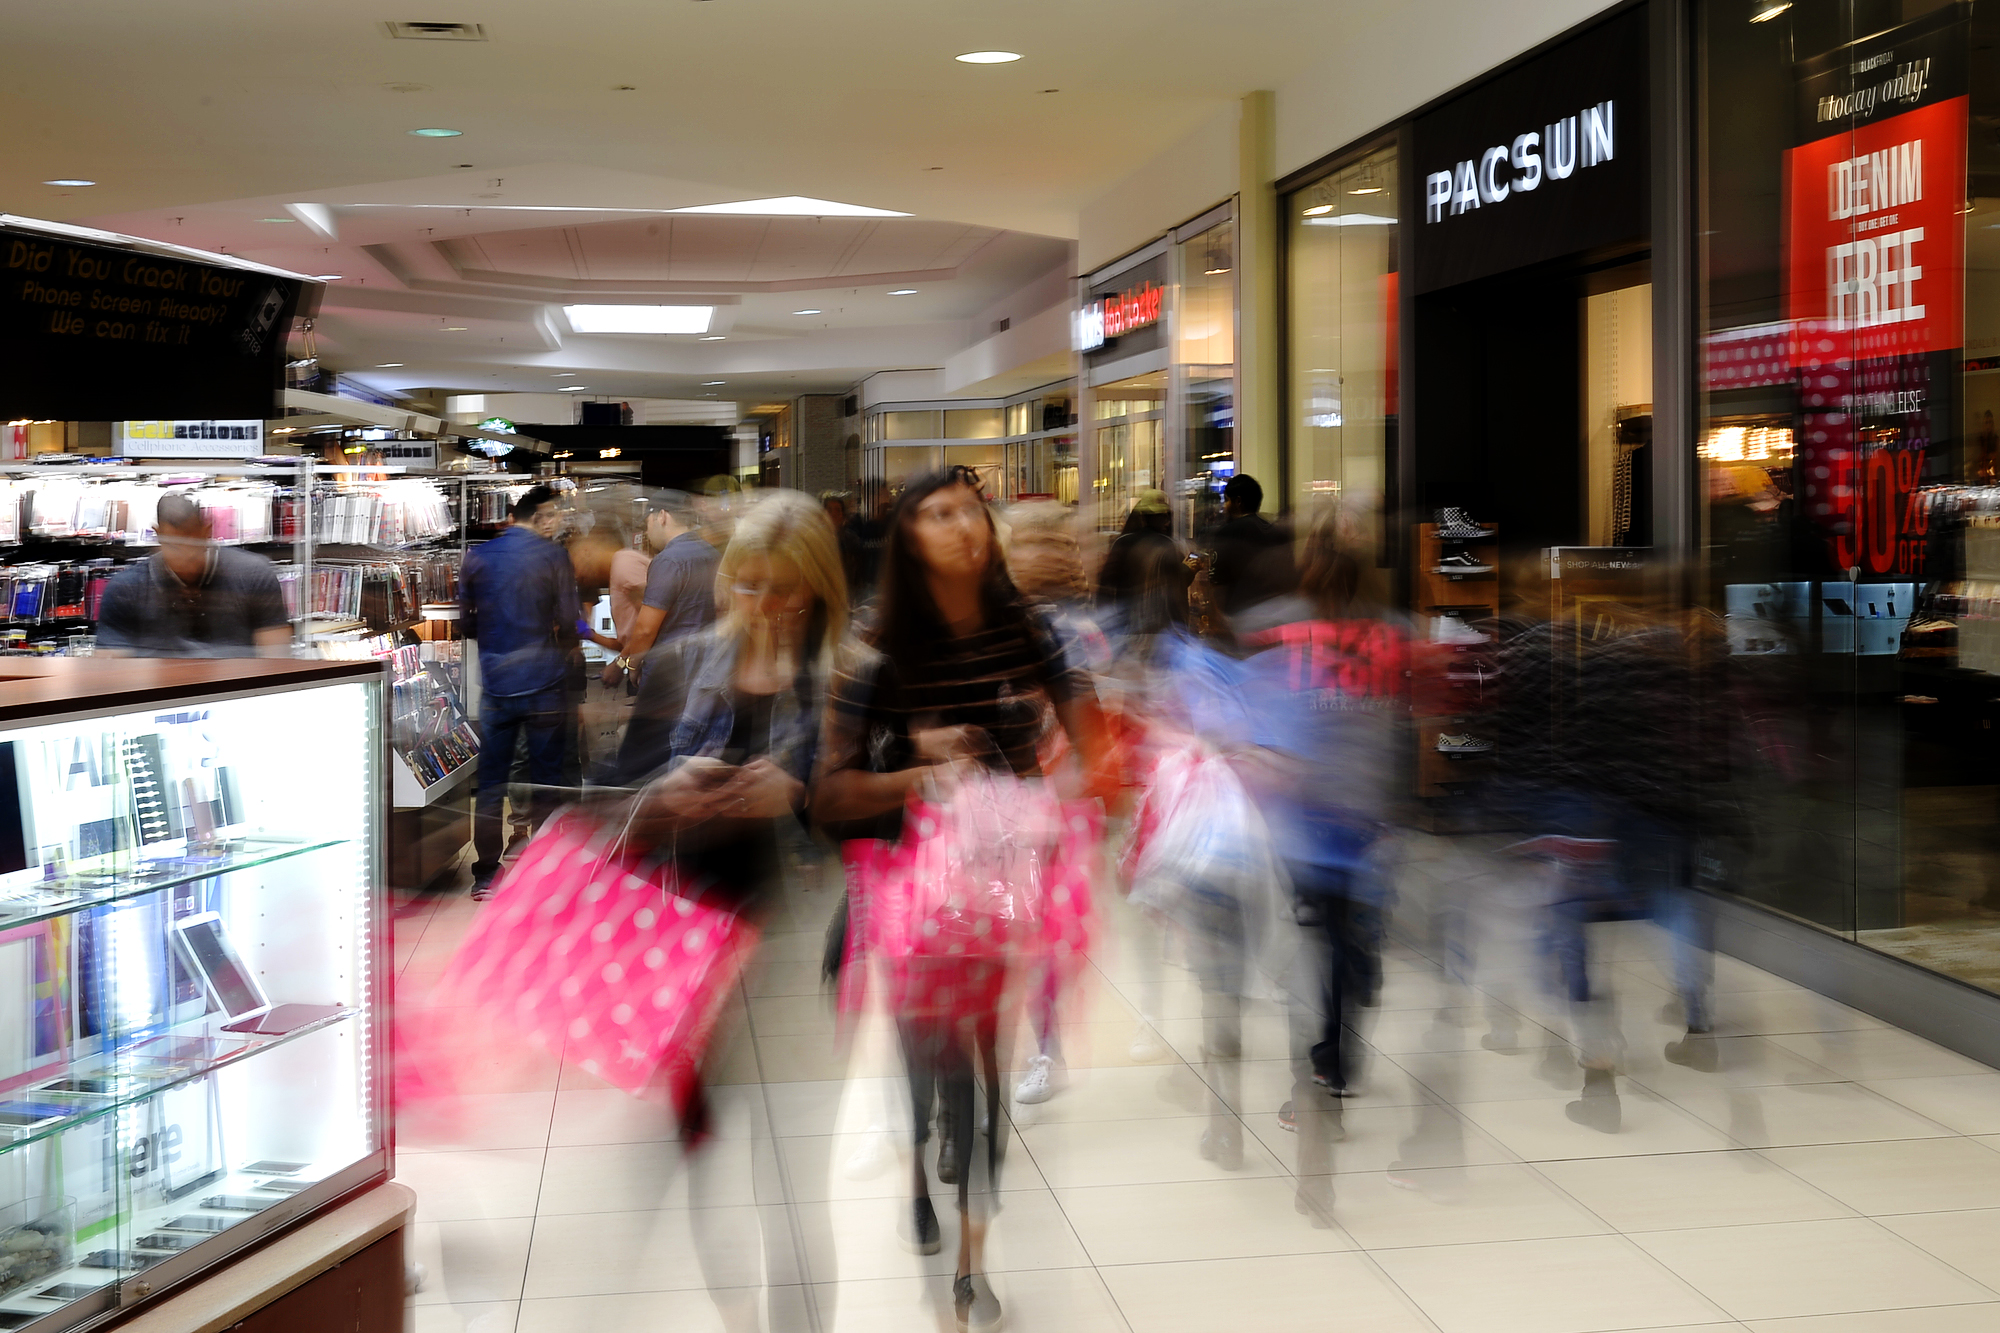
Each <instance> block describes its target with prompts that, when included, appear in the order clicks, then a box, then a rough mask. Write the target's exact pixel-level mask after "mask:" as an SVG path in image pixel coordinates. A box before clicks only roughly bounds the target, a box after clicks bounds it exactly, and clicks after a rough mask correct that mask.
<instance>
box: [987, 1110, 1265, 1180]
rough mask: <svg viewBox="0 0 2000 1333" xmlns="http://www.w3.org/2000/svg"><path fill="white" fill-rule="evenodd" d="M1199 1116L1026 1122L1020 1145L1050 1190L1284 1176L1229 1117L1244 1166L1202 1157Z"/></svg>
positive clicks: (1204, 1121) (1202, 1127) (1206, 1123)
mask: <svg viewBox="0 0 2000 1333" xmlns="http://www.w3.org/2000/svg"><path fill="white" fill-rule="evenodd" d="M1211 1123H1212V1122H1211V1121H1210V1120H1209V1119H1208V1118H1207V1117H1203V1116H1195V1117H1188V1118H1185V1119H1178V1120H1160V1119H1152V1120H1089V1121H1078V1122H1076V1123H1074V1124H1054V1125H1031V1126H1029V1127H1028V1128H1026V1129H1023V1130H1022V1131H1021V1144H1022V1146H1023V1147H1025V1148H1026V1149H1027V1150H1028V1152H1029V1153H1030V1154H1031V1155H1032V1156H1033V1158H1034V1161H1035V1165H1036V1166H1037V1167H1038V1168H1039V1169H1040V1170H1041V1173H1042V1175H1043V1177H1044V1178H1045V1179H1046V1180H1047V1181H1048V1183H1049V1185H1050V1186H1051V1187H1052V1188H1055V1189H1071V1188H1075V1187H1077V1186H1081V1185H1140V1184H1145V1183H1147V1182H1149V1181H1164V1180H1214V1179H1218V1178H1222V1177H1227V1176H1231V1175H1235V1176H1280V1175H1284V1174H1286V1172H1285V1168H1284V1167H1282V1166H1280V1165H1279V1164H1278V1160H1277V1159H1276V1158H1275V1157H1273V1156H1271V1154H1270V1153H1268V1152H1266V1151H1265V1150H1264V1148H1263V1145H1262V1144H1261V1143H1259V1142H1258V1141H1257V1139H1256V1137H1255V1136H1254V1135H1251V1134H1248V1133H1247V1132H1245V1131H1244V1130H1243V1128H1242V1126H1241V1124H1240V1123H1239V1122H1238V1121H1237V1120H1236V1118H1235V1117H1234V1116H1231V1117H1229V1119H1228V1120H1227V1122H1226V1124H1227V1126H1228V1127H1229V1128H1230V1129H1231V1130H1232V1132H1234V1133H1235V1134H1236V1135H1237V1136H1238V1138H1239V1139H1240V1140H1241V1141H1242V1144H1243V1166H1242V1169H1241V1170H1238V1171H1233V1172H1232V1171H1228V1170H1225V1169H1224V1168H1223V1167H1221V1166H1220V1165H1218V1164H1217V1163H1215V1162H1212V1161H1208V1160H1206V1159H1204V1158H1203V1157H1202V1155H1201V1152H1200V1143H1201V1138H1202V1135H1203V1133H1204V1132H1205V1131H1206V1130H1207V1129H1208V1128H1209V1126H1210V1124H1211Z"/></svg>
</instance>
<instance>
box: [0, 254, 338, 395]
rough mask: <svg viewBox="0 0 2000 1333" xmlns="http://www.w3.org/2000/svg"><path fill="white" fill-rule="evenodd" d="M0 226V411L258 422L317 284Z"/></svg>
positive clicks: (281, 383)
mask: <svg viewBox="0 0 2000 1333" xmlns="http://www.w3.org/2000/svg"><path fill="white" fill-rule="evenodd" d="M119 239H120V238H116V237H110V236H108V235H105V236H102V239H100V234H93V233H88V232H84V231H83V230H82V229H81V228H67V227H59V226H49V225H48V224H41V223H33V222H28V221H26V220H24V219H17V218H0V413H4V414H5V415H7V416H12V417H35V418H40V419H55V420H63V421H122V420H160V419H166V420H174V419H193V420H217V419H236V418H241V419H255V420H258V421H262V420H265V419H266V418H269V417H271V416H273V415H274V414H275V413H276V411H277V399H278V393H279V390H280V389H282V388H283V386H284V370H285V338H286V335H287V334H288V333H289V332H290V331H291V326H292V318H293V316H294V315H296V314H299V313H301V311H300V302H301V299H302V298H306V297H307V294H308V293H310V294H311V298H316V297H317V295H318V293H319V291H320V290H321V289H320V287H319V286H318V284H316V283H313V282H309V281H306V280H304V279H301V278H299V277H297V276H293V275H287V274H283V273H280V272H278V271H276V270H268V269H264V268H261V267H255V266H250V265H244V266H240V267H239V266H234V265H231V264H228V263H226V262H223V263H214V262H209V261H208V260H207V259H206V257H203V256H200V255H199V252H197V251H192V250H183V249H180V248H179V247H173V246H162V245H154V244H151V243H143V242H134V243H133V244H132V245H130V246H125V245H120V244H118V243H117V242H118V240H119Z"/></svg>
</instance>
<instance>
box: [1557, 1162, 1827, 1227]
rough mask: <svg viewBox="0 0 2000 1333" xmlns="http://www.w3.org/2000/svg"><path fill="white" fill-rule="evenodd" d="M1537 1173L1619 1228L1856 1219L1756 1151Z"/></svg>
mask: <svg viewBox="0 0 2000 1333" xmlns="http://www.w3.org/2000/svg"><path fill="white" fill-rule="evenodd" d="M1539 1170H1540V1171H1541V1173H1542V1174H1543V1175H1544V1176H1545V1177H1547V1178H1548V1179H1549V1180H1550V1181H1552V1182H1553V1183H1554V1184H1555V1185H1557V1186H1558V1187H1559V1188H1561V1189H1562V1190H1563V1192H1564V1193H1566V1194H1568V1195H1569V1196H1570V1197H1571V1198H1573V1199H1575V1200H1576V1201H1577V1202H1578V1203H1580V1204H1582V1205H1583V1206H1584V1207H1585V1208H1588V1209H1589V1210H1590V1211H1591V1212H1593V1213H1595V1214H1596V1215H1597V1216H1599V1217H1601V1218H1603V1219H1604V1220H1605V1221H1606V1222H1607V1223H1609V1224H1610V1225H1611V1226H1612V1227H1614V1228H1616V1229H1617V1230H1619V1231H1627V1232H1630V1231H1667V1230H1672V1229H1676V1228H1681V1227H1703V1226H1715V1225H1717V1224H1718V1223H1720V1222H1723V1221H1725V1220H1726V1221H1728V1222H1732V1223H1753V1222H1807V1221H1815V1220H1818V1219H1821V1218H1829V1217H1851V1216H1853V1215H1854V1210H1853V1209H1851V1208H1849V1207H1847V1206H1846V1205H1845V1204H1842V1203H1839V1202H1837V1201H1835V1200H1834V1199H1832V1198H1829V1197H1828V1196H1827V1195H1825V1194H1822V1193H1821V1192H1820V1191H1818V1190H1816V1189H1814V1188H1813V1187H1812V1186H1810V1185H1808V1184H1806V1183H1805V1182H1804V1181H1802V1180H1800V1179H1799V1178H1798V1177H1797V1176H1794V1175H1793V1174H1791V1173H1790V1172H1789V1171H1786V1170H1784V1169H1783V1168H1781V1167H1778V1166H1776V1165H1774V1164H1772V1163H1771V1161H1770V1160H1769V1159H1767V1158H1765V1157H1763V1156H1761V1155H1759V1154H1757V1153H1754V1152H1702V1153H1669V1154H1660V1155H1650V1156H1638V1157H1597V1158H1582V1159H1578V1160H1574V1161H1566V1162H1542V1163H1540V1164H1539Z"/></svg>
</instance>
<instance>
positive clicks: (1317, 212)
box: [1306, 204, 1333, 218]
mask: <svg viewBox="0 0 2000 1333" xmlns="http://www.w3.org/2000/svg"><path fill="white" fill-rule="evenodd" d="M1332 211H1333V205H1332V204H1314V205H1313V206H1312V207H1311V208H1308V209H1307V210H1306V216H1307V217H1309V218H1323V217H1325V216H1326V215H1327V214H1328V213H1331V212H1332Z"/></svg>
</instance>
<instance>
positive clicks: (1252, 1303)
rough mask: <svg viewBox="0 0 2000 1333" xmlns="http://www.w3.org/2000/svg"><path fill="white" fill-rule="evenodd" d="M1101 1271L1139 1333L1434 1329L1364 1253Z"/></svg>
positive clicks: (1403, 1332)
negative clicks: (1156, 1332) (1165, 1332)
mask: <svg viewBox="0 0 2000 1333" xmlns="http://www.w3.org/2000/svg"><path fill="white" fill-rule="evenodd" d="M1099 1271H1100V1272H1101V1273H1103V1275H1104V1282H1105V1285H1106V1286H1107V1287H1109V1288H1110V1289H1111V1294H1112V1296H1113V1297H1114V1298H1115V1299H1116V1300H1117V1302H1118V1308H1119V1309H1120V1310H1122V1311H1124V1313H1125V1318H1126V1319H1127V1320H1128V1321H1129V1322H1130V1325H1131V1328H1132V1330H1133V1333H1149V1331H1150V1330H1158V1329H1173V1330H1176V1333H1238V1331H1239V1330H1243V1329H1272V1330H1277V1329H1312V1330H1314V1333H1432V1329H1433V1326H1432V1324H1431V1322H1430V1321H1429V1320H1428V1319H1426V1318H1425V1317H1424V1316H1423V1314H1422V1313H1421V1312H1420V1311H1418V1310H1417V1309H1415V1308H1414V1307H1413V1306H1412V1304H1411V1302H1410V1300H1409V1298H1408V1297H1407V1296H1405V1295H1404V1294H1403V1292H1402V1291H1399V1290H1398V1289H1397V1287H1396V1285H1395V1283H1393V1282H1392V1281H1389V1280H1387V1279H1386V1278H1385V1277H1384V1276H1383V1274H1382V1272H1381V1271H1380V1270H1379V1269H1378V1268H1377V1267H1376V1265H1374V1264H1373V1263H1371V1262H1369V1260H1368V1259H1367V1258H1365V1257H1363V1256H1361V1255H1358V1254H1299V1255H1283V1256H1270V1257H1265V1258H1257V1259H1210V1260H1201V1261H1195V1262H1186V1263H1174V1264H1162V1263H1152V1264H1132V1265H1121V1266H1116V1267H1108V1268H1102V1269H1100V1270H1099ZM1057 1327H1060V1325H1058V1326H1057Z"/></svg>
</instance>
